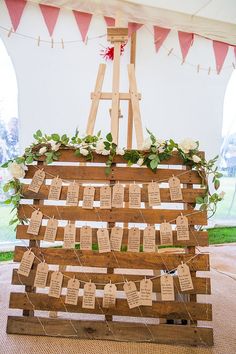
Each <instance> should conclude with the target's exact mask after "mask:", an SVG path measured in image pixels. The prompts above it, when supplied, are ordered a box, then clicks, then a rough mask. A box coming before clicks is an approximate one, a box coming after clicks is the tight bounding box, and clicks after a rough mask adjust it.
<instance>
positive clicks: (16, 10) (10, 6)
mask: <svg viewBox="0 0 236 354" xmlns="http://www.w3.org/2000/svg"><path fill="white" fill-rule="evenodd" d="M26 2H27V1H26V0H17V1H16V0H5V3H6V6H7V10H8V12H9V16H10V18H11V23H12V26H13V28H14V31H16V30H17V27H18V26H19V23H20V19H21V16H22V14H23V11H24V8H25V5H26Z"/></svg>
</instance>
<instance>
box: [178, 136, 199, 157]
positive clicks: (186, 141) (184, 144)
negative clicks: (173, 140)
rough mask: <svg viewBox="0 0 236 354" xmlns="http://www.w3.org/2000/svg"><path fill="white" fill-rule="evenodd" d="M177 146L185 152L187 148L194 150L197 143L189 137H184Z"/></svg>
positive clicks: (187, 150)
mask: <svg viewBox="0 0 236 354" xmlns="http://www.w3.org/2000/svg"><path fill="white" fill-rule="evenodd" d="M179 148H180V149H181V150H182V151H183V152H184V153H185V154H187V153H188V152H189V150H195V149H196V148H197V143H196V142H195V141H193V140H191V139H184V140H182V141H181V142H180V143H179Z"/></svg>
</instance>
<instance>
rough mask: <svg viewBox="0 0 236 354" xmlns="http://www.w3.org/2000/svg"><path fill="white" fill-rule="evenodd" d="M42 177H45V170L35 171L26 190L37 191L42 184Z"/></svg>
mask: <svg viewBox="0 0 236 354" xmlns="http://www.w3.org/2000/svg"><path fill="white" fill-rule="evenodd" d="M44 179H45V172H44V171H43V170H38V171H36V172H35V174H34V176H33V178H32V181H31V183H30V185H29V187H28V190H29V191H32V192H34V193H38V191H39V190H40V187H41V186H42V184H43V181H44Z"/></svg>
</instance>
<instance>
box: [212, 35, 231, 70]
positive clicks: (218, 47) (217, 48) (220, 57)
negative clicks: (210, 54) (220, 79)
mask: <svg viewBox="0 0 236 354" xmlns="http://www.w3.org/2000/svg"><path fill="white" fill-rule="evenodd" d="M212 42H213V49H214V54H215V60H216V71H217V74H219V73H220V72H221V69H222V66H223V64H224V61H225V58H226V55H227V53H228V50H229V45H228V44H227V43H223V42H218V41H212Z"/></svg>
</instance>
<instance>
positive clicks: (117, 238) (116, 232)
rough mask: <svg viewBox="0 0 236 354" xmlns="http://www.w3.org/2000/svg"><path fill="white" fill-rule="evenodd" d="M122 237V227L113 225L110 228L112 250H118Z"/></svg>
mask: <svg viewBox="0 0 236 354" xmlns="http://www.w3.org/2000/svg"><path fill="white" fill-rule="evenodd" d="M122 238H123V229H122V227H119V226H114V227H113V228H112V229H111V236H110V244H111V249H112V251H120V249H121V244H122Z"/></svg>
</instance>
